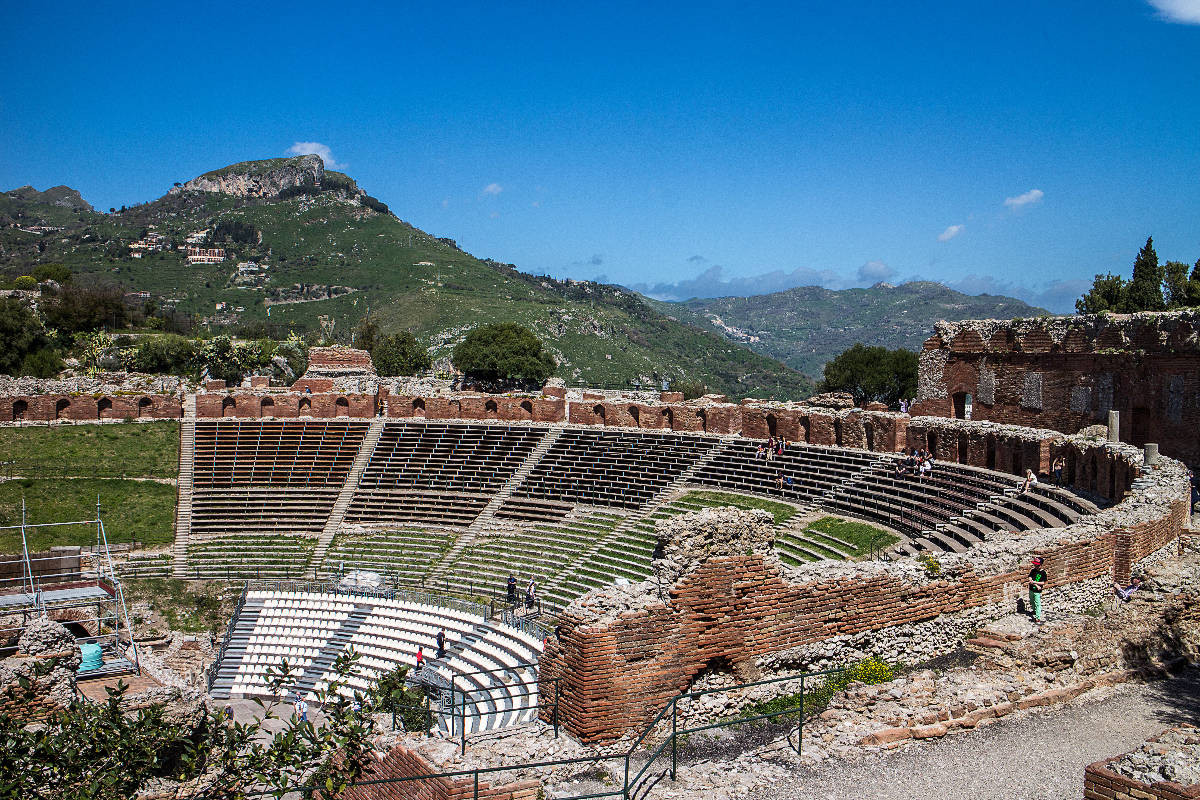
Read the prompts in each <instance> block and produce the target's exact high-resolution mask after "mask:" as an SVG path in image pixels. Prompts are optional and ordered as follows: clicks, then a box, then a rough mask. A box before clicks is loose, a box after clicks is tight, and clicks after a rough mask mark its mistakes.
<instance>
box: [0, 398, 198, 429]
mask: <svg viewBox="0 0 1200 800" xmlns="http://www.w3.org/2000/svg"><path fill="white" fill-rule="evenodd" d="M181 416H183V407H182V406H181V405H180V403H179V398H178V397H176V396H172V395H161V394H141V395H137V394H135V395H123V394H122V395H69V394H39V395H26V396H9V397H0V422H17V421H20V420H29V421H36V422H48V421H50V420H55V419H64V420H72V421H77V422H94V421H96V420H102V419H127V418H130V417H132V418H134V419H138V418H145V419H179V418H180V417H181Z"/></svg>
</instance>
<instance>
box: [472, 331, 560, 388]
mask: <svg viewBox="0 0 1200 800" xmlns="http://www.w3.org/2000/svg"><path fill="white" fill-rule="evenodd" d="M452 359H453V363H454V366H455V367H457V368H458V369H459V370H461V371H462V372H463V373H465V374H466V375H467V377H469V378H474V379H477V380H482V381H504V382H521V383H541V382H542V381H545V380H546V378H548V377H550V376H551V375H552V374H554V370H555V368H556V366H557V364H555V361H554V358H553V356H551V355H550V354H549V353H546V352H543V350H542V343H541V342H540V341H538V338H537V337H536V336H535V335H534V334H533V331H531V330H529V329H528V328H526V327H525V326H523V325H516V324H513V323H501V324H498V325H482V326H480V327H478V328H476V329H475V330H473V331H471V332H470V333H468V334H467V337H466V338H465V339H464V340H463V341H462V342H461V343H459V345H458V346H457V347H455V348H454V355H453V356H452Z"/></svg>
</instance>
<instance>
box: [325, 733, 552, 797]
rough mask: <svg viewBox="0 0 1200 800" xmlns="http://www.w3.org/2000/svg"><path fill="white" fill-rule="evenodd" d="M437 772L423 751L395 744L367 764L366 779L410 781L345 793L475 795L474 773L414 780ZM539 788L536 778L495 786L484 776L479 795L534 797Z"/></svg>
mask: <svg viewBox="0 0 1200 800" xmlns="http://www.w3.org/2000/svg"><path fill="white" fill-rule="evenodd" d="M438 771H439V770H438V769H437V768H436V767H434V766H433V764H431V763H429V761H427V760H426V759H425V758H424V757H423V756H421V754H420V753H417V752H415V751H413V750H410V749H409V748H407V747H405V746H403V745H395V746H394V747H392V749H391V750H389V751H388V754H387V755H386V756H384V757H383V759H381V760H377V761H373V762H372V764H371V766H369V767H367V771H366V774H365V775H364V776H363V780H364V781H383V780H389V779H401V778H409V779H410V780H396V781H395V782H393V783H374V784H368V785H366V786H354V787H351V788H350V789H348V790H347V791H346V793H345V795H343V796H344V797H345V798H346V800H460V798H470V797H474V796H475V795H474V789H475V786H474V781H473V779H472V778H471V776H466V777H458V778H427V779H424V780H411V779H414V778H419V777H420V776H422V775H433V774H436V773H437V772H438ZM540 788H541V784H540V783H538V782H537V781H520V782H515V783H509V784H505V785H494V784H493V783H490V782H486V781H484V780H482V779H481V780H480V783H479V795H478V796H479V797H481V798H487V800H535V799H536V798H537V797H538V792H539V790H540Z"/></svg>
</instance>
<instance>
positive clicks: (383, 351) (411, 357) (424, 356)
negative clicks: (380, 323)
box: [371, 331, 433, 376]
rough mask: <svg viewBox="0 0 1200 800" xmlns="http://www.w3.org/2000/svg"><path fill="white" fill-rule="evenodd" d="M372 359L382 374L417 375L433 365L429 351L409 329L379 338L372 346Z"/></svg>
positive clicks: (376, 369) (376, 368)
mask: <svg viewBox="0 0 1200 800" xmlns="http://www.w3.org/2000/svg"><path fill="white" fill-rule="evenodd" d="M371 360H372V361H373V362H374V363H375V371H376V372H378V373H379V374H380V375H386V376H393V375H416V374H417V373H418V372H424V371H425V370H427V369H429V367H430V366H432V365H433V359H431V358H430V357H429V351H428V350H426V349H425V348H424V347H422V346H421V343H420V342H418V341H417V337H415V336H413V335H412V334H411V333H409V332H408V331H400V333H393V334H392V335H391V336H384V337H383V338H381V339H379V340H378V341H377V342H376V343H375V346H374V347H372V348H371Z"/></svg>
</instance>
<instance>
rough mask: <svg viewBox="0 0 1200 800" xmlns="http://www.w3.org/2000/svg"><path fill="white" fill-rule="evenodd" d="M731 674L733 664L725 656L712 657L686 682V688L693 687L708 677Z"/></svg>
mask: <svg viewBox="0 0 1200 800" xmlns="http://www.w3.org/2000/svg"><path fill="white" fill-rule="evenodd" d="M732 673H733V663H732V662H731V661H730V660H729V658H728V657H726V656H713V657H712V658H710V659H709V660H708V661H706V662H705V663H704V666H703V667H701V668H700V669H698V670H696V672H695V674H694V675H692V677H691V680H689V681H688V686H689V687H691V686H693V685H694V684H695V683H696V681H698V680H700V679H702V678H706V677H708V676H710V675H731V674H732Z"/></svg>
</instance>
